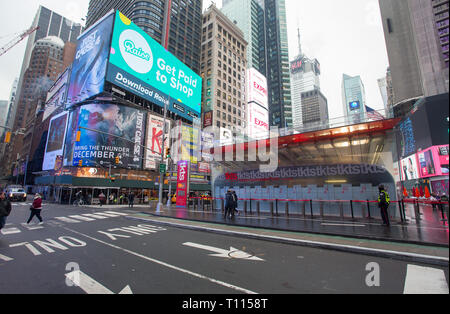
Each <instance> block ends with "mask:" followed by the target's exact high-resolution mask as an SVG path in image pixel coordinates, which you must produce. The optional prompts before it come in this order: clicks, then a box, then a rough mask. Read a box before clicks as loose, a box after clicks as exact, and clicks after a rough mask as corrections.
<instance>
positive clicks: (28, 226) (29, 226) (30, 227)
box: [21, 223, 44, 231]
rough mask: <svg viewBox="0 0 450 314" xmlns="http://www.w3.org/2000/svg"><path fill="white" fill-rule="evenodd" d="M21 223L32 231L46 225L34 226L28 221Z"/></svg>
mask: <svg viewBox="0 0 450 314" xmlns="http://www.w3.org/2000/svg"><path fill="white" fill-rule="evenodd" d="M21 225H22V227H24V228H27V229H28V230H30V231H33V230H39V229H44V227H42V226H33V225H28V224H26V223H22V224H21Z"/></svg>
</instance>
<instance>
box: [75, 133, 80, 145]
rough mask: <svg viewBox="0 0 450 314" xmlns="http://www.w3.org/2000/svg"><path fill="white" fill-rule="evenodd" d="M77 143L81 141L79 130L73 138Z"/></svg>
mask: <svg viewBox="0 0 450 314" xmlns="http://www.w3.org/2000/svg"><path fill="white" fill-rule="evenodd" d="M75 141H76V142H77V143H78V142H80V141H81V131H78V132H77V138H76V140H75Z"/></svg>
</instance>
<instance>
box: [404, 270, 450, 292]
mask: <svg viewBox="0 0 450 314" xmlns="http://www.w3.org/2000/svg"><path fill="white" fill-rule="evenodd" d="M403 294H448V285H447V281H446V279H445V273H444V271H443V270H441V269H437V268H430V267H421V266H416V265H408V269H407V271H406V279H405V288H404V290H403Z"/></svg>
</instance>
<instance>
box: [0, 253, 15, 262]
mask: <svg viewBox="0 0 450 314" xmlns="http://www.w3.org/2000/svg"><path fill="white" fill-rule="evenodd" d="M0 259H1V260H4V261H5V262H10V261H13V260H14V259H13V258H11V257H8V256H5V255H2V254H0Z"/></svg>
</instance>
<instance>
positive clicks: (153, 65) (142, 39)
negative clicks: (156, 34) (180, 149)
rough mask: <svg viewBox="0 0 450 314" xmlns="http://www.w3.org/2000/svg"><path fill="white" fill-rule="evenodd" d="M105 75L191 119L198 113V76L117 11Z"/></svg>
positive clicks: (200, 88)
mask: <svg viewBox="0 0 450 314" xmlns="http://www.w3.org/2000/svg"><path fill="white" fill-rule="evenodd" d="M106 79H107V80H108V81H109V82H111V83H112V84H114V85H117V86H119V87H121V88H123V89H125V90H127V91H129V92H131V93H133V94H135V95H137V96H139V97H142V98H144V99H146V100H148V101H150V102H152V103H154V104H157V105H159V106H161V107H164V104H165V103H166V104H167V105H168V108H169V110H171V111H172V112H174V113H176V114H178V115H179V116H182V117H184V118H186V119H189V120H190V121H192V118H193V117H201V115H200V114H201V95H202V79H201V77H200V76H198V75H197V74H196V73H194V72H193V71H192V70H191V69H189V68H188V67H187V66H186V65H185V64H183V63H182V62H181V61H180V60H178V59H177V58H175V57H174V56H173V55H172V54H171V53H169V52H168V51H166V50H165V49H164V47H162V46H161V45H160V44H158V43H157V42H156V41H155V40H154V39H153V38H151V37H150V36H149V35H148V34H147V33H145V32H144V31H143V30H142V29H140V28H139V27H138V26H137V25H136V24H134V23H133V22H132V21H131V20H129V19H128V18H127V17H126V16H124V15H123V14H121V13H120V12H116V17H115V24H114V32H113V37H112V43H111V53H110V58H109V66H108V73H107V76H106ZM169 96H170V97H169Z"/></svg>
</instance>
